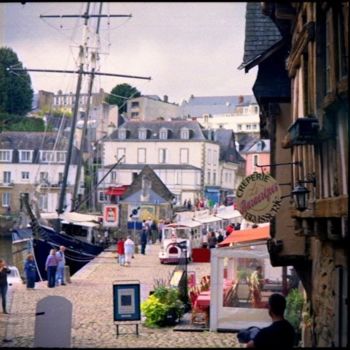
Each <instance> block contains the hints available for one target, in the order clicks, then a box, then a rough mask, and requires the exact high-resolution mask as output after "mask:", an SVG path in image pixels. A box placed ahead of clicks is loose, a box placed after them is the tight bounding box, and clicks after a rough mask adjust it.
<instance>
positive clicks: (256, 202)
mask: <svg viewBox="0 0 350 350" xmlns="http://www.w3.org/2000/svg"><path fill="white" fill-rule="evenodd" d="M236 198H237V210H238V211H239V212H240V213H241V214H242V216H243V217H244V218H245V219H246V220H248V221H250V222H254V223H257V224H258V223H264V222H270V220H271V219H272V218H273V217H274V216H275V215H276V213H277V212H278V210H279V208H280V207H281V190H280V187H279V185H278V183H277V182H276V180H275V179H274V178H273V177H272V176H271V175H270V174H264V173H257V172H254V173H253V174H251V175H249V176H247V177H245V178H244V179H243V180H242V182H241V183H240V185H239V186H238V188H237V191H236Z"/></svg>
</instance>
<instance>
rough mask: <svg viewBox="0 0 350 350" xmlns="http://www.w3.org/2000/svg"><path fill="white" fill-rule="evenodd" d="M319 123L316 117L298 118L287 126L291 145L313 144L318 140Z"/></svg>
mask: <svg viewBox="0 0 350 350" xmlns="http://www.w3.org/2000/svg"><path fill="white" fill-rule="evenodd" d="M318 131H319V123H318V119H317V118H311V117H305V118H298V119H297V120H296V121H295V122H294V123H293V124H292V125H291V126H290V127H289V128H288V133H289V137H288V139H289V140H288V141H289V144H290V145H292V146H298V145H313V144H315V143H317V142H318Z"/></svg>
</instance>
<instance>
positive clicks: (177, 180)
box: [175, 171, 182, 185]
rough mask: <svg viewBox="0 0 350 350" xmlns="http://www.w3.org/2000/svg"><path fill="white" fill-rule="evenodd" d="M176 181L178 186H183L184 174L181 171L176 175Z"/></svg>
mask: <svg viewBox="0 0 350 350" xmlns="http://www.w3.org/2000/svg"><path fill="white" fill-rule="evenodd" d="M175 181H176V184H177V185H181V184H182V172H181V171H177V172H176V173H175Z"/></svg>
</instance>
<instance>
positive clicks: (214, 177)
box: [213, 171, 216, 185]
mask: <svg viewBox="0 0 350 350" xmlns="http://www.w3.org/2000/svg"><path fill="white" fill-rule="evenodd" d="M213 185H216V172H215V171H214V172H213Z"/></svg>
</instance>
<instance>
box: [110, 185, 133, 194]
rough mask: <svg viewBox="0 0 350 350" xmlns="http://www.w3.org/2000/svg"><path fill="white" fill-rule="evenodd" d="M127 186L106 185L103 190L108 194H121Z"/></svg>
mask: <svg viewBox="0 0 350 350" xmlns="http://www.w3.org/2000/svg"><path fill="white" fill-rule="evenodd" d="M128 187H129V186H119V187H112V186H110V187H108V189H107V191H106V192H105V193H106V194H107V195H108V196H122V195H123V194H124V193H125V191H126V190H127V189H128Z"/></svg>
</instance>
